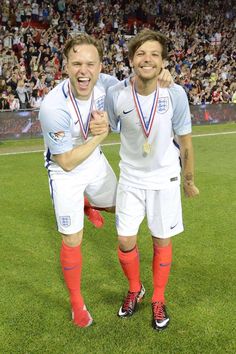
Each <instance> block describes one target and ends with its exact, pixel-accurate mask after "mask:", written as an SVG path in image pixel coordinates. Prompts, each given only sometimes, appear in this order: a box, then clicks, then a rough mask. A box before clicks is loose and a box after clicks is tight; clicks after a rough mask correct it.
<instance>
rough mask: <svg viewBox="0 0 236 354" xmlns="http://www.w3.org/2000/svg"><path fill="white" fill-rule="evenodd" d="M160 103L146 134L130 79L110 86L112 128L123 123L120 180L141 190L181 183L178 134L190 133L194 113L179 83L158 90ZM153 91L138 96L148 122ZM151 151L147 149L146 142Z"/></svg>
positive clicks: (108, 94)
mask: <svg viewBox="0 0 236 354" xmlns="http://www.w3.org/2000/svg"><path fill="white" fill-rule="evenodd" d="M158 95H159V97H158V103H157V109H156V113H155V116H154V120H153V124H152V128H151V131H150V134H149V136H148V138H147V137H146V135H145V133H144V130H143V127H142V124H141V120H140V118H139V115H138V113H137V110H136V106H135V103H134V98H133V94H132V87H131V83H130V80H129V79H126V80H124V81H122V82H119V83H118V84H117V85H115V86H113V87H111V88H109V90H108V93H107V96H106V101H105V110H106V111H107V112H108V115H109V120H110V124H111V127H112V129H113V130H116V129H117V126H118V124H119V123H120V134H121V147H120V157H121V161H120V183H122V184H126V185H129V186H133V187H137V188H142V189H153V190H158V189H163V188H168V187H169V186H170V184H172V183H180V169H181V167H180V151H179V147H178V144H177V143H176V142H175V140H174V136H175V135H185V134H189V133H191V116H190V110H189V105H188V100H187V96H186V93H185V91H184V90H183V88H182V87H181V86H179V85H176V84H175V85H173V86H172V87H171V88H168V89H167V88H159V89H158ZM153 98H154V93H152V94H151V95H148V96H141V95H138V100H139V102H140V106H141V108H142V112H143V116H144V119H145V121H148V119H149V116H150V112H151V109H152V105H153ZM145 143H148V144H149V145H150V152H149V153H148V154H147V153H145V152H144V144H145Z"/></svg>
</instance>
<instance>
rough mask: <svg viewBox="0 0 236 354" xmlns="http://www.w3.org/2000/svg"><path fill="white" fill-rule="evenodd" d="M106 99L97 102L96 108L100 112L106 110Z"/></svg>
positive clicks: (100, 98) (99, 99) (102, 98)
mask: <svg viewBox="0 0 236 354" xmlns="http://www.w3.org/2000/svg"><path fill="white" fill-rule="evenodd" d="M104 97H105V96H102V97H99V98H98V99H97V100H95V106H96V109H97V110H98V111H103V110H104Z"/></svg>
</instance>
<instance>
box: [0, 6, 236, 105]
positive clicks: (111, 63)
mask: <svg viewBox="0 0 236 354" xmlns="http://www.w3.org/2000/svg"><path fill="white" fill-rule="evenodd" d="M0 6H1V11H0V110H5V109H10V110H18V109H27V108H33V109H38V108H39V106H40V103H41V102H42V100H43V98H44V96H45V95H46V94H47V93H48V92H49V91H50V90H51V89H52V88H53V87H54V86H55V85H56V84H57V83H59V82H60V81H61V80H62V79H64V78H65V77H66V73H65V71H64V60H63V55H62V53H63V49H64V46H65V42H66V40H67V39H68V38H69V37H71V36H74V35H76V34H78V33H83V32H86V33H89V34H92V35H94V36H95V37H97V38H99V39H101V40H102V42H103V44H104V59H103V71H104V72H105V73H108V74H111V75H114V76H116V77H117V78H118V79H120V80H122V79H124V78H126V77H127V76H129V74H130V72H131V69H130V66H129V61H128V50H127V42H128V41H129V39H130V38H131V36H133V35H135V34H136V33H137V32H138V31H140V30H141V29H142V28H145V27H148V28H151V29H155V30H158V31H161V32H162V33H163V34H165V35H166V36H167V37H168V39H169V41H168V47H169V58H168V61H167V63H166V67H167V68H168V69H169V70H170V72H171V74H172V76H173V78H174V80H175V82H176V83H178V84H180V85H181V86H183V87H184V89H185V91H186V93H187V95H188V98H189V102H190V104H193V105H199V104H217V103H236V65H235V62H236V46H235V44H236V2H235V1H234V0H224V1H220V0H211V1H204V0H156V1H155V0H141V1H139V0H131V1H128V0H114V1H112V0H104V1H88V0H50V1H49V0H23V1H17V0H1V5H0Z"/></svg>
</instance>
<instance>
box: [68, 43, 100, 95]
mask: <svg viewBox="0 0 236 354" xmlns="http://www.w3.org/2000/svg"><path fill="white" fill-rule="evenodd" d="M101 69H102V64H101V61H100V58H99V53H98V50H97V48H96V47H95V46H94V45H92V44H79V45H75V46H74V47H72V48H71V49H70V51H69V53H68V57H67V63H66V70H67V73H68V75H69V79H70V83H71V87H72V92H73V94H74V95H75V97H76V98H79V99H81V100H87V99H88V98H89V97H90V95H91V93H92V90H93V88H94V85H95V84H96V82H97V79H98V76H99V73H100V72H101Z"/></svg>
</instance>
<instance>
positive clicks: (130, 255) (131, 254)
mask: <svg viewBox="0 0 236 354" xmlns="http://www.w3.org/2000/svg"><path fill="white" fill-rule="evenodd" d="M138 256H139V252H138V247H137V245H136V246H135V247H134V248H133V249H132V250H130V251H128V252H123V251H122V250H121V249H120V248H119V247H118V257H119V260H121V261H122V260H124V261H129V260H130V261H131V260H133V259H134V258H136V257H138Z"/></svg>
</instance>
